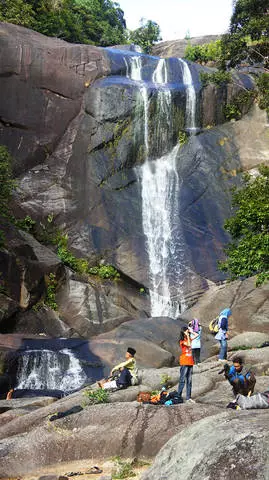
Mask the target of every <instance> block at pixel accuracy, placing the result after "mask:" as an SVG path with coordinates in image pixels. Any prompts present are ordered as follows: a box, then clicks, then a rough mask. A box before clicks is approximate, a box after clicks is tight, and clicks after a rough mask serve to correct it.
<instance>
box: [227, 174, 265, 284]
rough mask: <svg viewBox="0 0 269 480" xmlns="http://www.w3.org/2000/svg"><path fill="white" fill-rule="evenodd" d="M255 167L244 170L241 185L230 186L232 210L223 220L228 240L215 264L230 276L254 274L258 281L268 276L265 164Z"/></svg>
mask: <svg viewBox="0 0 269 480" xmlns="http://www.w3.org/2000/svg"><path fill="white" fill-rule="evenodd" d="M258 170H259V175H257V176H255V177H253V176H251V175H249V174H246V175H245V177H244V185H243V187H242V188H241V189H236V190H234V193H233V206H234V207H235V209H236V210H235V213H234V215H233V216H232V217H231V218H230V219H228V220H227V221H226V222H225V224H224V228H225V229H226V230H227V231H228V232H229V233H230V235H231V237H232V242H231V243H229V244H228V246H227V247H226V248H225V253H226V255H227V259H226V260H225V261H223V262H219V268H220V270H222V271H224V272H227V273H228V274H229V275H230V277H231V279H232V280H233V279H236V278H239V277H250V276H252V275H257V285H260V284H261V283H263V282H264V281H266V280H269V167H268V166H265V165H261V166H260V167H259V169H258Z"/></svg>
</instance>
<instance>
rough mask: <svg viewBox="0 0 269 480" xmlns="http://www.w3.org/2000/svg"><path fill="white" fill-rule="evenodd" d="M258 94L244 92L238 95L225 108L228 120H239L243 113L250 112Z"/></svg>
mask: <svg viewBox="0 0 269 480" xmlns="http://www.w3.org/2000/svg"><path fill="white" fill-rule="evenodd" d="M255 96H256V93H255V92H254V91H253V90H243V91H241V92H239V93H238V95H236V97H235V98H234V99H233V100H232V102H230V103H227V104H226V105H224V106H223V113H224V116H225V118H226V120H239V119H240V118H241V117H242V115H243V113H244V112H245V113H246V112H248V110H249V109H250V107H251V105H252V104H253V100H254V98H255Z"/></svg>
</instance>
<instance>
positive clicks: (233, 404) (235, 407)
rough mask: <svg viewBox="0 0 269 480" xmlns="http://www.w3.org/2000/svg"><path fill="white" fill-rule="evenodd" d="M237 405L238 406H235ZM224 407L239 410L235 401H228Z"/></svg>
mask: <svg viewBox="0 0 269 480" xmlns="http://www.w3.org/2000/svg"><path fill="white" fill-rule="evenodd" d="M237 407H238V408H237ZM226 408H232V409H233V410H241V409H240V407H239V405H237V403H236V402H230V403H228V405H226Z"/></svg>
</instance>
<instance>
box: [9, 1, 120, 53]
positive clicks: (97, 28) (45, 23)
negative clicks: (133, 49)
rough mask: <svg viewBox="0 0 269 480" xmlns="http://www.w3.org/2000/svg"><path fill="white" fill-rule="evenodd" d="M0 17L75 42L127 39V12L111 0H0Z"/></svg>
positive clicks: (105, 41) (110, 43)
mask: <svg viewBox="0 0 269 480" xmlns="http://www.w3.org/2000/svg"><path fill="white" fill-rule="evenodd" d="M0 20H1V21H5V22H10V23H15V24H18V25H23V26H25V27H28V28H33V29H34V30H37V31H38V32H40V33H43V34H45V35H50V36H55V37H59V38H62V39H64V40H67V41H69V42H74V43H90V44H94V45H101V46H107V45H115V44H116V43H123V42H124V41H125V28H126V24H125V20H124V13H123V11H122V10H121V9H120V7H119V5H118V4H117V3H114V2H113V1H112V0H1V3H0Z"/></svg>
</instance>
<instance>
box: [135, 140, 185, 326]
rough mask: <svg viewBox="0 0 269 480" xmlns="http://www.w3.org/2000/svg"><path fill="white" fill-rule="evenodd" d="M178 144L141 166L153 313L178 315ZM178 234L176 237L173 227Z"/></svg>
mask: <svg viewBox="0 0 269 480" xmlns="http://www.w3.org/2000/svg"><path fill="white" fill-rule="evenodd" d="M178 148H179V146H178V145H177V146H176V147H174V148H173V150H172V151H171V152H170V153H168V154H167V155H164V156H163V157H161V158H159V159H157V160H155V161H151V162H150V161H148V162H145V163H144V164H143V166H142V167H141V183H142V216H143V229H144V233H145V235H146V238H147V250H148V255H149V267H150V280H151V289H150V299H151V316H153V317H156V316H168V317H171V318H176V317H177V316H178V315H179V313H180V310H181V309H182V306H183V305H182V304H183V298H182V295H181V292H180V287H181V284H180V282H181V277H182V275H181V265H182V262H183V258H184V252H183V250H182V247H181V246H182V244H183V242H182V238H181V235H180V234H179V231H180V229H179V217H178V195H179V189H180V183H179V178H178V174H177V169H176V157H177V153H178ZM175 228H176V229H177V238H176V239H175V238H174V229H175ZM175 264H176V265H177V278H178V281H177V285H176V289H177V292H176V295H173V297H175V299H176V300H173V298H172V296H171V285H170V281H169V277H170V273H171V269H172V268H174V265H175Z"/></svg>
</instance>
